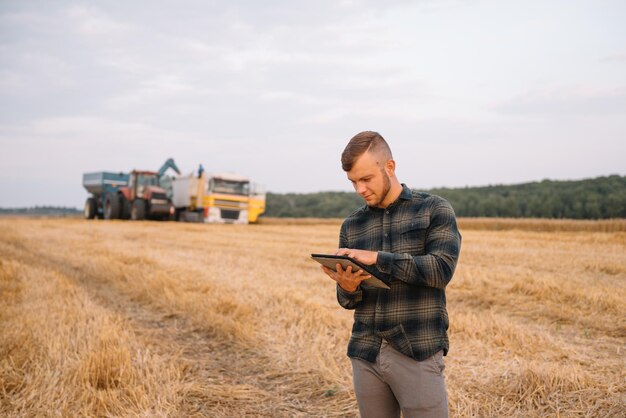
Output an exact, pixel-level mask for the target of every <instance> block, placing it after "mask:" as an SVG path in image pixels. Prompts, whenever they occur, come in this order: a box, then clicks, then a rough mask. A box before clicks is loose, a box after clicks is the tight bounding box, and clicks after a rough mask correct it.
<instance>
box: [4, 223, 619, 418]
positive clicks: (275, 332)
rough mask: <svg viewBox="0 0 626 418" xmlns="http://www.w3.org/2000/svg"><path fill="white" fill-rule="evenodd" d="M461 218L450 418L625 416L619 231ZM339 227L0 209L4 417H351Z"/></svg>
mask: <svg viewBox="0 0 626 418" xmlns="http://www.w3.org/2000/svg"><path fill="white" fill-rule="evenodd" d="M507 222H508V223H507ZM459 224H460V226H461V232H462V234H463V248H462V254H461V259H460V262H459V266H458V268H457V272H456V274H455V277H454V279H453V281H452V282H451V284H450V286H449V287H448V292H447V293H448V308H449V313H450V320H451V329H450V342H451V350H450V353H449V355H448V357H446V375H447V382H448V392H449V398H450V409H451V416H458V417H472V416H475V417H555V416H558V417H621V416H625V415H626V383H625V382H626V373H625V370H626V367H625V365H626V364H625V361H624V358H626V356H625V350H626V347H625V343H626V228H625V223H624V221H601V222H596V223H594V222H589V221H580V222H578V221H546V220H543V221H530V220H527V221H526V220H509V221H506V220H500V221H498V220H492V221H490V220H486V219H478V220H471V219H461V220H460V222H459ZM338 227H339V221H324V222H315V221H314V220H305V221H296V220H290V221H288V222H280V221H278V220H267V221H264V222H263V223H262V224H259V225H250V226H235V225H196V224H183V223H157V222H127V221H109V222H107V221H85V220H82V219H62V218H56V219H45V218H40V219H28V218H0V251H1V253H2V255H3V256H2V259H1V260H0V335H1V338H0V416H11V417H27V416H68V417H71V416H206V417H235V416H237V417H238V416H266V417H293V416H314V417H318V416H319V417H322V416H325V417H333V416H336V417H345V416H348V417H349V416H357V415H358V414H357V409H356V403H355V399H354V396H353V393H352V382H351V370H350V362H349V360H348V359H347V357H346V356H345V349H346V344H347V340H348V337H349V333H350V327H351V323H352V312H350V311H345V310H343V309H342V308H340V307H339V306H338V305H337V303H336V299H335V287H334V285H333V283H332V282H331V281H330V279H328V278H327V277H326V276H325V275H323V274H322V273H321V271H320V270H319V267H318V266H317V265H316V263H314V262H312V261H310V260H309V259H308V254H310V253H311V252H327V251H332V250H333V249H334V248H335V247H336V243H337V233H338Z"/></svg>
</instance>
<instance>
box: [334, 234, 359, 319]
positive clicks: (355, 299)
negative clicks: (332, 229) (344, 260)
mask: <svg viewBox="0 0 626 418" xmlns="http://www.w3.org/2000/svg"><path fill="white" fill-rule="evenodd" d="M339 248H349V245H348V236H347V232H346V223H345V222H344V223H343V224H342V225H341V231H340V232H339ZM361 300H363V291H362V290H361V286H359V287H357V289H356V290H355V291H354V292H348V291H347V290H345V289H343V288H342V287H341V286H339V284H337V302H339V305H341V306H342V307H343V308H345V309H355V308H356V307H357V306H358V305H359V303H360V302H361Z"/></svg>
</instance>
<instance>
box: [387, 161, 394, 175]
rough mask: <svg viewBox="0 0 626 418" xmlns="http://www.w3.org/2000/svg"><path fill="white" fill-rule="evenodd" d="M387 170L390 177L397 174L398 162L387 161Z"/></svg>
mask: <svg viewBox="0 0 626 418" xmlns="http://www.w3.org/2000/svg"><path fill="white" fill-rule="evenodd" d="M385 171H386V172H387V175H388V176H389V177H393V176H395V175H396V162H395V161H394V160H387V162H386V163H385Z"/></svg>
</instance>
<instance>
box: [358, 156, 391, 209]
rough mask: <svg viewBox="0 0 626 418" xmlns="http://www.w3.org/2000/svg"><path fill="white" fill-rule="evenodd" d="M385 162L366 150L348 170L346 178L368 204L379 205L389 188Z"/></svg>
mask: <svg viewBox="0 0 626 418" xmlns="http://www.w3.org/2000/svg"><path fill="white" fill-rule="evenodd" d="M386 163H387V162H386V161H384V160H383V158H382V157H380V156H377V155H376V154H375V153H370V152H366V153H365V154H363V155H361V156H360V157H359V158H358V159H357V160H356V162H355V163H354V165H353V166H352V170H350V171H348V179H349V180H350V181H351V182H352V186H353V187H354V190H355V191H356V192H357V193H358V194H359V195H360V196H361V197H362V198H363V199H364V200H365V203H367V205H368V206H372V207H373V206H379V205H380V204H381V203H382V202H383V201H384V200H385V197H387V194H388V193H389V190H390V189H391V181H390V179H389V174H388V173H387V171H386V170H387V167H386Z"/></svg>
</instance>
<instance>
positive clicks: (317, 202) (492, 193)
mask: <svg viewBox="0 0 626 418" xmlns="http://www.w3.org/2000/svg"><path fill="white" fill-rule="evenodd" d="M409 186H410V185H409ZM421 191H425V192H427V193H431V194H436V195H439V196H442V197H444V198H446V199H447V200H448V201H449V202H450V203H451V204H452V207H453V208H454V210H455V212H456V214H457V216H464V217H506V218H569V219H609V218H626V176H618V175H613V176H608V177H597V178H593V179H586V180H577V181H552V180H544V181H541V182H534V183H524V184H516V185H508V186H503V185H495V186H485V187H465V188H456V189H449V188H443V189H430V190H421ZM266 204H267V207H266V211H265V214H264V215H263V216H265V217H275V218H343V217H346V216H347V215H349V214H350V213H351V212H352V211H354V210H355V209H357V208H358V207H360V206H362V205H363V200H362V199H361V198H360V197H359V196H358V195H357V194H356V193H354V192H319V193H305V194H301V193H287V194H278V193H268V194H267V202H266ZM81 213H82V210H81V209H76V208H69V207H54V206H36V207H31V208H13V209H2V208H0V215H45V216H79V215H80V214H81Z"/></svg>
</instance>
